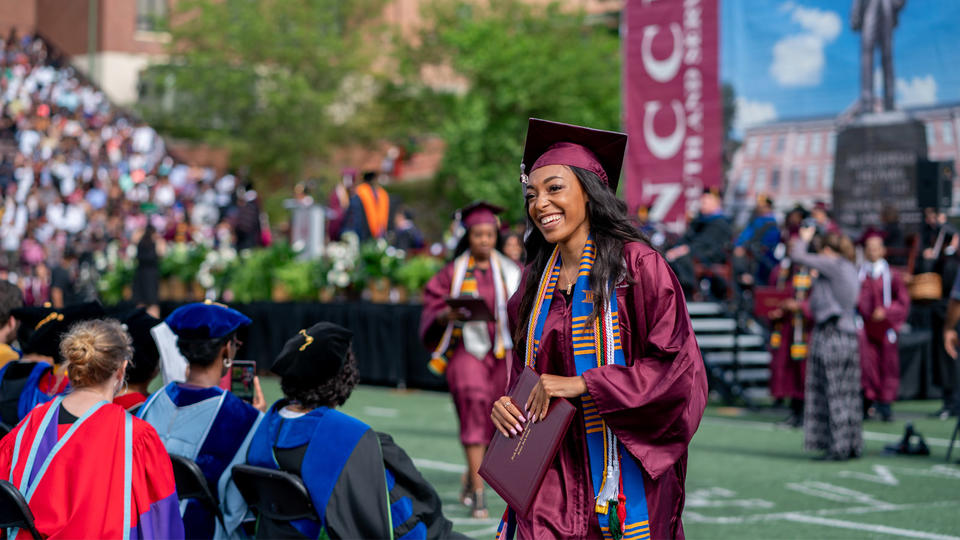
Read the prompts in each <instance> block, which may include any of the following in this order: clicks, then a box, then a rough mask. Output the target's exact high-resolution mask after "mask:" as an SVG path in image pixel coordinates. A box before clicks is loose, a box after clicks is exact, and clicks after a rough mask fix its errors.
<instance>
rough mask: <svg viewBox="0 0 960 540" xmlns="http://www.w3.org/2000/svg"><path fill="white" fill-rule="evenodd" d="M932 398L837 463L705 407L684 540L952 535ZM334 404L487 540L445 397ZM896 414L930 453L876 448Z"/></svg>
mask: <svg viewBox="0 0 960 540" xmlns="http://www.w3.org/2000/svg"><path fill="white" fill-rule="evenodd" d="M263 386H264V391H265V393H266V394H267V398H268V401H272V400H274V399H276V398H277V397H279V395H280V391H279V385H278V384H277V381H276V379H271V378H265V379H263ZM938 405H939V403H938V402H935V401H926V402H907V403H897V404H895V406H894V412H895V414H896V416H897V418H896V421H895V422H893V423H889V424H884V423H881V422H877V421H869V422H866V423H865V432H866V455H865V456H864V458H863V459H859V460H853V461H849V462H845V463H823V462H815V461H812V460H811V459H810V456H809V455H808V454H805V453H804V452H803V451H802V432H801V431H799V430H794V429H783V428H780V427H777V425H776V422H777V421H779V420H781V419H783V418H784V417H785V416H786V411H785V410H780V409H772V408H770V407H766V408H761V409H759V410H758V411H754V412H750V411H746V410H743V409H733V408H724V407H719V406H711V407H709V408H708V410H707V414H706V417H705V418H704V420H703V423H702V424H701V426H700V429H699V431H698V432H697V434H696V436H695V437H694V440H693V443H692V445H691V447H690V459H689V464H688V468H687V480H686V488H687V501H686V510H685V512H684V528H685V530H686V533H687V537H688V538H736V539H743V538H895V537H908V538H909V537H913V538H951V537H960V466H958V465H955V464H951V465H946V464H945V462H944V456H945V453H946V448H947V441H948V440H949V438H950V435H951V432H952V430H953V427H954V425H955V424H956V421H955V420H951V421H940V420H936V419H928V418H927V417H926V413H928V412H930V411H933V410H935V409H937V408H938ZM343 410H344V412H347V413H348V414H351V415H353V416H355V417H357V418H359V419H361V420H363V421H364V422H367V423H368V424H370V425H371V426H373V428H374V429H377V430H380V431H386V432H388V433H390V434H391V435H393V437H394V439H395V440H396V441H397V443H398V444H400V445H401V446H402V447H403V448H404V449H405V450H406V451H407V453H408V454H409V455H410V456H411V457H413V458H414V460H415V462H416V463H417V465H418V467H419V468H420V471H421V472H422V473H423V475H424V477H426V478H427V480H429V481H430V482H431V483H432V484H433V485H434V487H435V488H436V489H437V492H438V493H439V494H440V497H441V499H442V501H443V510H444V513H445V514H446V515H447V517H449V518H450V519H451V520H453V522H454V524H455V528H456V530H458V531H460V532H463V533H466V534H468V535H470V536H473V537H476V538H492V537H493V534H494V531H495V529H496V526H497V523H498V521H499V516H500V515H501V514H502V512H503V509H504V504H503V502H502V501H501V500H499V498H498V497H497V496H496V495H495V494H493V492H492V491H490V492H489V493H490V497H489V506H490V515H491V517H490V519H487V520H474V519H471V518H470V517H469V513H468V511H467V509H466V508H464V507H463V506H462V505H460V504H459V503H458V502H457V492H458V490H459V485H460V475H461V472H462V471H463V468H464V457H463V452H462V450H461V448H460V444H459V442H458V439H457V421H456V417H455V415H454V412H453V406H452V402H451V400H450V396H449V395H447V394H444V393H439V392H425V391H400V390H393V389H387V388H377V387H369V386H362V387H359V388H357V389H356V391H354V393H353V395H352V396H351V397H350V399H349V401H348V402H347V403H346V405H345V406H344V407H343ZM905 421H912V422H913V423H914V425H915V426H916V428H917V429H918V430H919V431H920V432H921V433H923V435H924V436H925V437H926V438H927V442H928V444H929V445H930V449H931V451H932V455H931V456H929V457H902V456H889V455H884V454H883V446H884V445H885V444H888V443H889V442H890V441H891V440H895V439H897V438H898V437H899V436H900V434H901V433H902V432H903V425H904V422H905ZM957 458H960V449H955V453H954V458H953V459H954V461H956V459H957Z"/></svg>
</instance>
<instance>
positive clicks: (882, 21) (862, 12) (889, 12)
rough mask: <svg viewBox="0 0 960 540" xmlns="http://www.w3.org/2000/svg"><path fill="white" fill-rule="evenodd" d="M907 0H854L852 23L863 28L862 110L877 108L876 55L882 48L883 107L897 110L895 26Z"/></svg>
mask: <svg viewBox="0 0 960 540" xmlns="http://www.w3.org/2000/svg"><path fill="white" fill-rule="evenodd" d="M906 1H907V0H853V9H852V10H851V14H850V26H851V27H852V28H853V30H854V31H855V32H860V100H859V103H858V106H857V110H858V111H859V112H860V113H868V112H872V111H873V105H874V95H873V56H874V51H875V50H876V49H877V48H879V49H880V65H881V68H882V69H883V110H884V111H892V110H893V93H894V77H893V29H894V28H896V26H897V16H898V14H899V13H900V10H901V9H903V6H904V4H906Z"/></svg>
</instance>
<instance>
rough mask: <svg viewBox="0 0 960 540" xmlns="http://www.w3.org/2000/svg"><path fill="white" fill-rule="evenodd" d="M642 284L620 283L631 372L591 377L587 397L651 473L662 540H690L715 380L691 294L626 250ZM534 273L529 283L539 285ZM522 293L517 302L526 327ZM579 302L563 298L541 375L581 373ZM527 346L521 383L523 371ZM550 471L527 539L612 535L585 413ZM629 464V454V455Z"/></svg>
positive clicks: (646, 250)
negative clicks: (689, 477)
mask: <svg viewBox="0 0 960 540" xmlns="http://www.w3.org/2000/svg"><path fill="white" fill-rule="evenodd" d="M624 258H625V260H626V265H627V271H628V273H629V277H630V278H631V279H632V280H633V283H627V282H623V283H620V284H618V285H617V288H616V294H617V302H618V306H619V317H620V336H621V338H622V343H623V352H624V357H625V360H626V363H627V365H626V366H615V365H609V366H603V367H599V368H594V369H590V370H587V371H586V372H584V379H585V381H586V384H587V391H588V392H589V393H590V395H591V396H592V397H593V399H594V402H595V403H596V405H597V408H598V409H599V411H600V414H601V415H602V416H603V418H604V420H606V422H607V425H609V426H610V428H611V429H612V430H613V432H614V434H616V435H617V437H619V439H620V441H621V442H622V443H623V444H624V446H625V447H626V448H627V450H628V451H629V454H630V457H632V458H633V459H637V460H639V461H640V465H641V467H642V470H643V479H644V489H645V491H646V498H647V508H648V510H649V514H650V531H651V537H652V538H683V525H682V523H681V521H680V515H681V512H682V511H683V499H684V479H685V476H686V469H687V446H688V445H689V444H690V439H691V437H693V434H694V432H695V431H696V430H697V426H699V424H700V419H701V417H702V416H703V410H704V408H705V407H706V403H707V378H706V373H705V371H704V367H703V359H702V357H701V355H700V349H699V347H698V346H697V342H696V339H695V337H694V334H693V329H692V327H691V324H690V316H689V315H688V314H687V307H686V303H685V302H684V299H683V291H682V289H681V288H680V283H679V282H678V281H677V278H676V277H675V276H674V274H673V271H671V270H670V268H669V266H667V263H666V261H664V260H663V258H662V257H661V256H660V254H658V253H657V252H655V251H654V250H653V249H652V248H650V247H649V246H647V245H646V244H641V243H637V242H633V243H629V244H627V245H626V246H624ZM539 277H540V276H532V275H530V268H529V267H528V268H527V269H525V272H524V279H523V280H521V284H522V283H525V280H526V279H539ZM522 287H523V286H522V285H521V290H519V291H518V292H517V294H515V295H514V296H513V298H512V299H511V301H510V304H509V305H508V309H509V311H510V317H511V323H512V324H523V325H526V321H522V322H521V321H517V316H518V315H517V311H518V309H519V303H520V297H521V294H522ZM571 318H572V315H571V307H570V302H569V300H567V299H566V298H565V297H564V296H563V294H560V293H559V291H558V292H557V294H555V295H554V297H553V300H552V302H551V303H550V311H549V312H548V314H547V319H546V321H545V323H544V328H543V334H542V335H541V340H540V349H539V351H538V354H537V359H536V369H537V371H538V372H540V373H552V374H556V375H563V376H575V375H576V367H575V365H574V358H573V347H572V345H571ZM521 349H522V345H521V346H519V347H518V348H517V354H516V355H515V359H514V362H513V367H512V372H511V379H510V380H511V381H514V380H516V379H517V377H518V376H519V374H520V371H521V370H522V369H523V365H524V361H523V351H522V350H521ZM570 401H571V402H572V403H574V405H576V406H577V414H576V417H575V418H574V420H573V423H572V424H571V426H570V429H569V431H568V432H567V435H566V437H565V438H564V440H563V442H562V444H561V446H560V451H559V453H558V455H557V457H556V459H554V462H553V464H552V465H551V467H550V468H549V469H548V471H547V475H546V478H545V479H544V481H543V485H542V486H541V488H540V492H539V494H538V495H537V498H536V500H535V501H534V503H533V506H532V508H531V511H530V514H529V515H528V516H526V518H524V517H518V523H517V524H518V533H519V538H523V539H530V538H602V537H603V535H602V534H601V532H600V525H599V523H598V521H597V518H596V514H595V511H594V490H593V485H592V480H591V477H590V470H589V464H588V458H587V447H586V440H585V438H584V424H583V409H582V405H581V404H580V400H579V399H571V400H570ZM624 458H627V456H624Z"/></svg>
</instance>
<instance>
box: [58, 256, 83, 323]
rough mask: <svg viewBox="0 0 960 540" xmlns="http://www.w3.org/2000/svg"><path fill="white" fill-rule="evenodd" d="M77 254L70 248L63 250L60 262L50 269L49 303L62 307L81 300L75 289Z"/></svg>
mask: <svg viewBox="0 0 960 540" xmlns="http://www.w3.org/2000/svg"><path fill="white" fill-rule="evenodd" d="M77 271H78V261H77V254H76V253H74V251H73V250H72V249H70V248H67V249H65V250H64V251H63V257H62V259H61V260H60V263H59V264H57V265H56V266H54V267H53V269H52V270H51V271H50V303H51V304H53V307H54V308H57V309H59V308H63V307H65V306H70V305H73V304H78V303H80V302H82V301H83V300H82V297H81V295H80V294H79V293H78V291H77Z"/></svg>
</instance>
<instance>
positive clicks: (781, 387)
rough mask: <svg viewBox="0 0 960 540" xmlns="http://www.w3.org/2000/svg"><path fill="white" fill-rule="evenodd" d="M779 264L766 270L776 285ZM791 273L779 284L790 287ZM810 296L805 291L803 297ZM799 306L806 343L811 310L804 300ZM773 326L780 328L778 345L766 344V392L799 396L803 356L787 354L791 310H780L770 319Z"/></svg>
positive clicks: (791, 339) (801, 383) (811, 321)
mask: <svg viewBox="0 0 960 540" xmlns="http://www.w3.org/2000/svg"><path fill="white" fill-rule="evenodd" d="M777 274H779V268H777V269H776V270H774V271H773V272H771V273H770V284H771V285H777V282H778V276H777ZM792 281H793V273H792V272H791V273H790V279H788V280H787V284H786V285H784V286H783V287H784V288H785V289H787V290H790V291H793V285H792ZM809 297H810V294H809V292H808V293H807V298H809ZM802 307H803V326H804V328H803V334H804V336H805V338H804V339H806V340H807V341H806V342H807V343H808V344H809V343H810V341H809V339H810V330H811V329H812V328H813V314H812V313H811V312H810V302H809V301H805V302H803V304H802ZM770 323H771V324H772V325H774V329H775V330H779V332H780V345H779V346H778V347H774V346H773V344H770V395H771V396H773V397H774V398H777V399H779V398H790V399H803V388H804V384H805V381H806V371H807V370H806V367H807V359H806V358H804V359H802V360H794V359H793V358H791V356H790V346H791V345H793V313H792V312H786V311H784V314H783V317H782V318H780V319H778V320H775V321H773V320H772V321H770Z"/></svg>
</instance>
